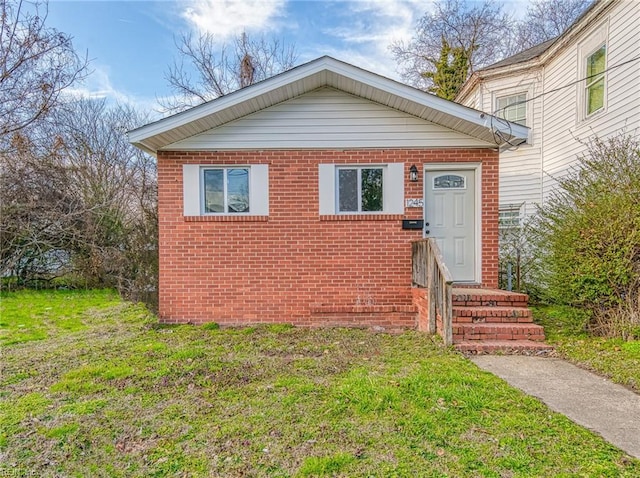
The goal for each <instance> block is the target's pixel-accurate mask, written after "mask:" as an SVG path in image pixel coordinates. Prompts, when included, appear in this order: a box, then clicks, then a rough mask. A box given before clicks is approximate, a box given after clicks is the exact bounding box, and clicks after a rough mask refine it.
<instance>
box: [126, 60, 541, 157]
mask: <svg viewBox="0 0 640 478" xmlns="http://www.w3.org/2000/svg"><path fill="white" fill-rule="evenodd" d="M325 86H328V87H332V88H335V89H338V90H341V91H344V92H347V93H349V94H352V95H355V96H358V97H361V98H365V99H367V100H370V101H373V102H376V103H379V104H382V105H385V106H387V107H390V108H394V109H396V110H399V111H402V112H405V113H408V114H411V115H413V116H416V117H418V118H421V119H424V120H425V121H429V122H432V123H435V124H439V125H441V126H444V127H447V128H449V129H452V130H454V131H458V132H460V133H463V134H466V135H468V136H471V137H474V138H477V139H480V140H482V141H486V142H487V143H490V144H496V142H495V137H496V135H494V131H493V130H492V127H491V124H492V123H493V122H492V121H491V117H490V115H487V114H486V113H482V112H480V111H477V110H474V109H472V108H468V107H466V106H462V105H460V104H457V103H454V102H452V101H448V100H445V99H442V98H439V97H437V96H434V95H432V94H429V93H425V92H424V91H421V90H418V89H416V88H413V87H411V86H407V85H404V84H402V83H399V82H397V81H394V80H391V79H388V78H385V77H383V76H380V75H377V74H375V73H372V72H370V71H366V70H363V69H361V68H358V67H355V66H353V65H350V64H348V63H344V62H342V61H338V60H336V59H334V58H331V57H328V56H323V57H321V58H318V59H316V60H313V61H311V62H309V63H306V64H303V65H301V66H298V67H296V68H293V69H291V70H288V71H286V72H284V73H281V74H279V75H276V76H274V77H271V78H268V79H266V80H264V81H261V82H259V83H255V84H253V85H251V86H248V87H246V88H243V89H241V90H237V91H235V92H233V93H230V94H228V95H225V96H222V97H220V98H216V99H215V100H212V101H209V102H207V103H204V104H201V105H199V106H196V107H193V108H190V109H188V110H186V111H183V112H182V113H178V114H175V115H173V116H169V117H167V118H164V119H161V120H159V121H156V122H154V123H150V124H148V125H146V126H142V127H140V128H137V129H134V130H132V131H130V132H129V141H130V142H131V143H132V144H134V145H135V146H137V147H139V148H141V149H143V150H145V151H147V152H149V153H151V154H156V153H157V151H158V150H161V149H163V148H167V147H168V146H170V145H171V144H173V143H175V142H177V141H181V140H183V139H186V138H189V137H191V136H194V135H197V134H200V133H203V132H205V131H208V130H210V129H213V128H216V127H218V126H221V125H223V124H225V123H228V122H230V121H233V120H236V119H239V118H241V117H244V116H247V115H249V114H252V113H255V112H257V111H260V110H263V109H266V108H269V107H270V106H273V105H276V104H279V103H282V102H284V101H287V100H290V99H292V98H295V97H298V96H301V95H303V94H305V93H308V92H310V91H313V90H316V89H318V88H321V87H325ZM501 121H502V123H504V120H501ZM507 126H508V128H506V130H507V131H508V133H505V131H504V130H505V128H501V130H502V134H499V135H497V136H499V137H502V138H503V140H504V141H505V142H506V141H509V142H510V143H511V144H520V143H523V142H525V141H526V139H527V135H528V132H529V129H528V128H526V127H524V126H521V125H518V124H509V125H507ZM496 146H501V145H500V144H496Z"/></svg>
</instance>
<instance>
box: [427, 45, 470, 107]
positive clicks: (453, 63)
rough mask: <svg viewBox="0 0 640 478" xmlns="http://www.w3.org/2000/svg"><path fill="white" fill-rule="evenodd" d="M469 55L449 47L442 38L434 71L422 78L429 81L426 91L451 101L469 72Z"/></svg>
mask: <svg viewBox="0 0 640 478" xmlns="http://www.w3.org/2000/svg"><path fill="white" fill-rule="evenodd" d="M469 57H470V54H469V53H468V52H467V51H466V50H465V49H464V48H462V47H451V46H450V45H449V43H448V42H447V40H446V39H445V38H444V37H442V47H441V49H440V59H439V60H438V61H437V62H434V67H435V70H434V71H427V72H425V73H423V76H424V77H425V78H426V79H427V80H430V82H431V86H430V87H429V89H428V91H429V92H431V93H434V94H436V95H437V96H439V97H440V98H445V99H447V100H453V99H454V98H455V97H456V95H457V94H458V91H460V88H461V87H462V84H463V83H464V82H465V80H466V79H467V75H468V72H469V66H470V65H469Z"/></svg>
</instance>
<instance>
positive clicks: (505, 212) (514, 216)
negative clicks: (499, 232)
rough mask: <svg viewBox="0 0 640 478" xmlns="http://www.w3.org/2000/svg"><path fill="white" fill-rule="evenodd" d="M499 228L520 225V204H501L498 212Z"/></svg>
mask: <svg viewBox="0 0 640 478" xmlns="http://www.w3.org/2000/svg"><path fill="white" fill-rule="evenodd" d="M498 225H499V227H500V229H512V228H516V227H519V226H520V206H518V205H511V204H510V205H508V206H501V207H500V209H499V212H498Z"/></svg>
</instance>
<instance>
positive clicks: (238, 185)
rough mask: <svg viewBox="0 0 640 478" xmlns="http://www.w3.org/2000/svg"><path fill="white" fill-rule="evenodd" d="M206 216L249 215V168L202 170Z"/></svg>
mask: <svg viewBox="0 0 640 478" xmlns="http://www.w3.org/2000/svg"><path fill="white" fill-rule="evenodd" d="M202 179H203V186H204V187H203V188H202V190H203V192H204V197H203V211H204V213H205V214H215V213H218V214H237V213H248V212H249V211H250V209H249V168H206V169H203V170H202Z"/></svg>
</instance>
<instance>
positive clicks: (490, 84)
mask: <svg viewBox="0 0 640 478" xmlns="http://www.w3.org/2000/svg"><path fill="white" fill-rule="evenodd" d="M540 80H541V69H536V70H533V71H528V72H526V73H520V74H514V75H510V76H503V77H499V78H495V79H492V80H489V81H485V82H483V83H481V84H480V86H479V87H478V88H476V89H475V90H474V91H473V92H472V94H470V95H469V96H468V97H467V99H466V102H465V104H466V106H472V107H478V108H479V109H480V110H482V111H485V112H486V113H489V114H493V113H494V112H495V108H496V98H498V97H501V96H510V95H515V94H518V93H526V94H527V99H531V98H533V97H535V96H537V95H539V94H540V93H541V92H542V82H541V81H540ZM541 111H542V100H541V99H536V100H534V101H532V102H529V103H527V126H528V127H529V128H531V132H530V136H529V140H528V144H524V145H522V146H519V147H518V148H517V149H515V150H513V151H503V152H501V153H500V206H501V207H505V206H509V205H516V206H519V205H523V206H522V207H523V210H522V212H523V213H524V214H531V213H533V212H534V211H535V204H539V203H540V201H541V199H542V196H541V191H542V180H541V171H542V163H541V160H542V153H541V145H542V121H541V118H542V114H541Z"/></svg>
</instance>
